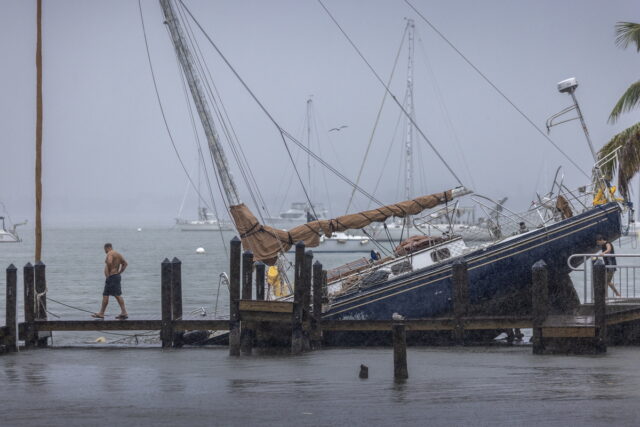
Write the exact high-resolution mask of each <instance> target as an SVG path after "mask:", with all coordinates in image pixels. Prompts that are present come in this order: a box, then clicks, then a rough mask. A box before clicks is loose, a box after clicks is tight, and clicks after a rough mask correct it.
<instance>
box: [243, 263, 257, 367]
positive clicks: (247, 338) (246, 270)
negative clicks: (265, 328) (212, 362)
mask: <svg viewBox="0 0 640 427" xmlns="http://www.w3.org/2000/svg"><path fill="white" fill-rule="evenodd" d="M252 282H253V253H252V252H251V251H245V252H244V253H243V254H242V299H243V300H250V299H251V286H252V284H253V283H252ZM241 322H242V323H241V330H240V352H241V353H242V354H245V355H251V349H252V347H253V337H254V329H253V328H252V325H251V322H245V321H244V320H241Z"/></svg>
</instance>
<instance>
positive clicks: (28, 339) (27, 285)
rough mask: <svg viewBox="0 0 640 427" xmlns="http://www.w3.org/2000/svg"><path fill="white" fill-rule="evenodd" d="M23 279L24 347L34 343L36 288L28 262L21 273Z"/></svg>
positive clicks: (31, 267)
mask: <svg viewBox="0 0 640 427" xmlns="http://www.w3.org/2000/svg"><path fill="white" fill-rule="evenodd" d="M22 276H23V279H24V323H25V339H24V346H25V347H33V346H35V345H36V337H35V325H34V324H33V321H34V320H35V318H36V288H35V277H34V271H33V266H32V265H31V263H30V262H28V263H27V264H26V265H25V266H24V269H23V273H22Z"/></svg>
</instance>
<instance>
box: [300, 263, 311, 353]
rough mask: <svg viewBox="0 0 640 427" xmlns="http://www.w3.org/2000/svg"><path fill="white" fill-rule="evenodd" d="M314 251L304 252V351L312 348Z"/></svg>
mask: <svg viewBox="0 0 640 427" xmlns="http://www.w3.org/2000/svg"><path fill="white" fill-rule="evenodd" d="M312 274H313V251H306V252H305V254H304V269H303V272H302V283H303V284H304V291H303V294H302V336H303V349H304V351H309V350H311V336H310V332H311V286H312V284H311V282H312V279H313V275H312Z"/></svg>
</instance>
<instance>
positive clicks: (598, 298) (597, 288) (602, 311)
mask: <svg viewBox="0 0 640 427" xmlns="http://www.w3.org/2000/svg"><path fill="white" fill-rule="evenodd" d="M592 274H593V279H592V283H593V315H594V316H593V317H594V323H595V328H596V342H595V349H596V352H598V353H604V352H606V351H607V305H606V297H607V268H606V266H605V264H604V262H603V261H602V259H601V258H600V259H598V260H597V261H596V262H595V263H593V273H592Z"/></svg>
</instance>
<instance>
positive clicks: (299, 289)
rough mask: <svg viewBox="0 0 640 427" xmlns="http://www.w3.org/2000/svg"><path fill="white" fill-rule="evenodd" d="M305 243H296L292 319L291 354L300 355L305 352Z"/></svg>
mask: <svg viewBox="0 0 640 427" xmlns="http://www.w3.org/2000/svg"><path fill="white" fill-rule="evenodd" d="M303 270H304V242H298V243H296V260H295V267H294V288H293V314H292V319H291V353H292V354H300V353H302V351H303V350H304V342H303V341H304V337H303V334H302V321H303V311H304V305H303V303H304V283H303V282H304V278H303V274H302V271H303Z"/></svg>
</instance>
